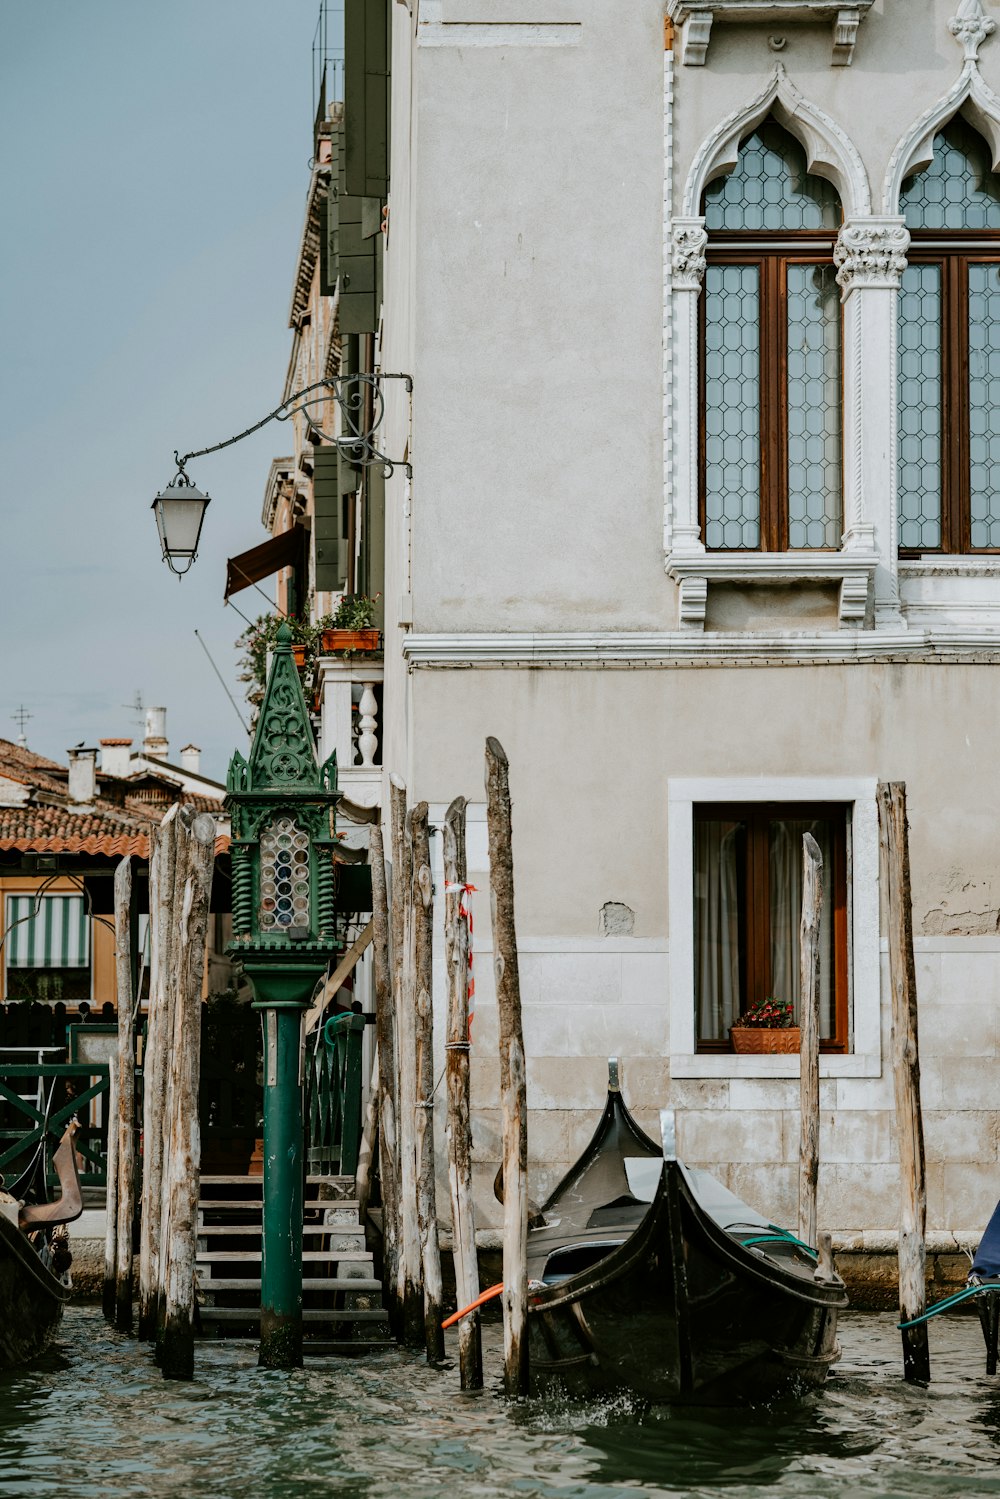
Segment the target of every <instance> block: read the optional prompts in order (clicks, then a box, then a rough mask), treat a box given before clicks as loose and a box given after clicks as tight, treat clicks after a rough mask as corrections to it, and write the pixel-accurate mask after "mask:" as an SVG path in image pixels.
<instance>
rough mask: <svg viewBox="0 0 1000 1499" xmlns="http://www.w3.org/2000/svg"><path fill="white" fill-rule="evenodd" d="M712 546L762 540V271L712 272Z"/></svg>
mask: <svg viewBox="0 0 1000 1499" xmlns="http://www.w3.org/2000/svg"><path fill="white" fill-rule="evenodd" d="M705 545H706V546H707V547H710V548H715V549H719V550H743V549H754V548H756V547H759V546H760V272H759V270H758V267H757V266H755V265H710V266H709V267H708V268H707V270H706V272H705Z"/></svg>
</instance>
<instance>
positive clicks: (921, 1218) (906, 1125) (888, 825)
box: [878, 781, 931, 1383]
mask: <svg viewBox="0 0 1000 1499" xmlns="http://www.w3.org/2000/svg"><path fill="white" fill-rule="evenodd" d="M878 813H879V834H880V842H881V851H882V870H883V874H884V876H885V893H886V910H887V914H888V921H889V980H890V983H891V985H892V1073H893V1083H894V1087H895V1094H896V1138H897V1139H898V1141H899V1177H900V1219H899V1314H900V1321H901V1322H911V1321H912V1320H913V1319H914V1318H916V1317H920V1316H922V1315H923V1313H924V1311H925V1310H926V1306H927V1279H926V1242H925V1241H926V1231H927V1184H926V1180H925V1173H924V1128H923V1120H922V1118H921V1113H920V1057H919V1052H918V1047H917V978H916V969H915V966H914V961H913V911H912V906H911V902H910V849H909V840H908V836H907V823H906V786H905V784H904V782H902V781H889V782H885V781H881V782H879V788H878ZM902 1337H903V1377H904V1379H906V1380H908V1381H909V1382H910V1383H926V1382H927V1381H928V1380H929V1379H930V1377H931V1360H930V1346H929V1343H928V1339H927V1324H926V1322H922V1323H921V1324H920V1326H919V1327H904V1328H903V1329H902Z"/></svg>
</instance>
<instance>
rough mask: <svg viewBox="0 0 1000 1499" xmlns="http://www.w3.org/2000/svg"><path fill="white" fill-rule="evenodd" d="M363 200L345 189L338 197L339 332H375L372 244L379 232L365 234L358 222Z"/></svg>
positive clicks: (375, 242)
mask: <svg viewBox="0 0 1000 1499" xmlns="http://www.w3.org/2000/svg"><path fill="white" fill-rule="evenodd" d="M364 201H365V200H364V199H363V198H357V197H353V196H351V195H350V194H344V193H341V196H340V200H339V234H338V254H339V269H340V331H341V333H374V332H375V329H376V327H377V326H378V307H377V305H376V302H375V247H376V244H377V242H378V238H379V236H378V235H376V236H375V237H374V238H373V239H365V237H364V234H363V230H362V222H361V216H362V209H363V206H364Z"/></svg>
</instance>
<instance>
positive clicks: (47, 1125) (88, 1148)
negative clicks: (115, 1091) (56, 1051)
mask: <svg viewBox="0 0 1000 1499" xmlns="http://www.w3.org/2000/svg"><path fill="white" fill-rule="evenodd" d="M32 1083H33V1084H34V1088H33V1089H31V1091H32V1092H33V1093H34V1097H33V1098H31V1097H25V1096H24V1092H27V1091H28V1089H29V1087H30V1085H31V1084H32ZM22 1090H24V1091H22ZM107 1096H108V1066H107V1063H100V1062H22V1063H16V1064H13V1065H11V1064H7V1063H5V1064H4V1065H3V1067H2V1068H0V1176H3V1177H4V1178H5V1179H6V1180H7V1181H8V1182H9V1183H10V1184H11V1185H13V1184H14V1183H15V1182H16V1180H17V1178H18V1176H19V1175H20V1174H21V1173H23V1172H24V1171H25V1170H27V1169H28V1168H29V1166H30V1164H31V1163H32V1162H33V1161H34V1159H35V1157H36V1155H37V1153H38V1151H39V1150H40V1149H41V1150H42V1151H44V1157H45V1170H46V1176H47V1179H48V1180H49V1181H50V1182H51V1181H52V1180H53V1177H52V1172H51V1169H50V1163H51V1158H52V1155H53V1153H54V1151H55V1149H56V1147H57V1145H58V1144H59V1141H60V1139H61V1138H62V1134H63V1131H64V1130H65V1128H66V1126H67V1124H68V1123H69V1121H70V1120H71V1119H72V1118H73V1116H74V1114H75V1115H76V1117H77V1119H78V1120H79V1123H80V1129H79V1131H78V1133H77V1135H76V1138H75V1140H74V1145H75V1147H76V1150H77V1152H78V1153H79V1155H80V1156H82V1158H83V1163H84V1164H83V1169H82V1170H81V1172H80V1182H81V1184H82V1185H83V1186H85V1187H90V1186H95V1187H96V1186H99V1187H103V1186H106V1185H107V1142H108V1105H107ZM95 1105H96V1107H95ZM92 1113H95V1114H96V1116H97V1119H96V1122H95V1123H91V1122H90V1116H91V1114H92Z"/></svg>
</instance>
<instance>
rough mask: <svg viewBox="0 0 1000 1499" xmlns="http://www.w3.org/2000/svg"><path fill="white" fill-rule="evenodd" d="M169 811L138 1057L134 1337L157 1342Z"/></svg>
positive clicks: (159, 851)
mask: <svg viewBox="0 0 1000 1499" xmlns="http://www.w3.org/2000/svg"><path fill="white" fill-rule="evenodd" d="M177 813H178V808H177V807H176V806H174V807H171V809H170V811H169V812H168V813H167V815H166V817H165V818H164V819H163V821H162V823H161V824H160V826H159V827H158V828H157V829H156V830H155V831H154V833H153V835H152V839H151V850H150V861H149V936H150V966H149V1011H148V1016H147V1024H146V1043H145V1046H144V1049H143V1056H142V1135H143V1160H142V1196H141V1212H140V1219H139V1326H138V1333H139V1337H140V1338H143V1339H145V1340H146V1341H147V1342H153V1341H154V1339H155V1338H156V1327H157V1312H158V1300H159V1289H160V1247H161V1246H160V1239H161V1232H160V1230H161V1208H162V1193H163V1115H164V1113H165V1106H166V1095H167V1063H168V1053H169V1047H170V1041H169V1036H170V1030H169V1015H170V1001H169V985H168V975H169V973H170V971H171V964H170V946H171V939H172V936H173V922H172V914H171V913H172V904H173V886H174V860H175V854H176V833H177Z"/></svg>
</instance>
